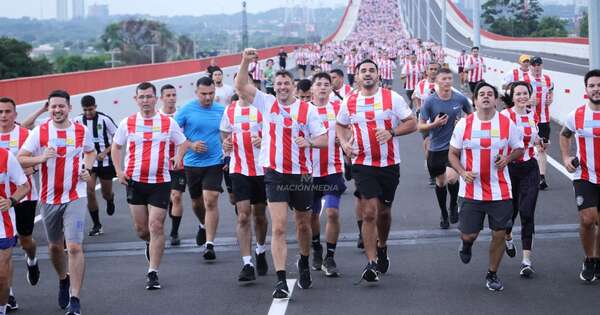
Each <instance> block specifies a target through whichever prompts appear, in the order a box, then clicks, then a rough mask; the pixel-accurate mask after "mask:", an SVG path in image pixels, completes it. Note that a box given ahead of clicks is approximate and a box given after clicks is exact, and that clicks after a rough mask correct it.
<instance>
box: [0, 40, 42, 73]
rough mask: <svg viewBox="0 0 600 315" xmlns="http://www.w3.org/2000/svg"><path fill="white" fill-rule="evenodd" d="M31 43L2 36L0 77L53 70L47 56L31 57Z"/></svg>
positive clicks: (0, 44)
mask: <svg viewBox="0 0 600 315" xmlns="http://www.w3.org/2000/svg"><path fill="white" fill-rule="evenodd" d="M29 53H31V45H29V44H27V43H25V42H22V41H19V40H16V39H14V38H8V37H0V79H11V78H17V77H25V76H34V75H41V74H46V73H50V72H52V66H51V65H50V63H49V62H48V60H47V59H46V58H42V59H31V58H30V57H29Z"/></svg>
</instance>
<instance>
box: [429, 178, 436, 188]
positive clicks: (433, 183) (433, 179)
mask: <svg viewBox="0 0 600 315" xmlns="http://www.w3.org/2000/svg"><path fill="white" fill-rule="evenodd" d="M428 184H429V186H435V178H433V177H429V181H428Z"/></svg>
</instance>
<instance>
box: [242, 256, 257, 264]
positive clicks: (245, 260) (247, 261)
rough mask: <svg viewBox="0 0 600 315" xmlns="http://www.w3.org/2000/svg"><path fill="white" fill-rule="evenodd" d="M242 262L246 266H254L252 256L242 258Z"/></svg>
mask: <svg viewBox="0 0 600 315" xmlns="http://www.w3.org/2000/svg"><path fill="white" fill-rule="evenodd" d="M242 261H243V262H244V265H250V266H254V264H253V263H252V256H242Z"/></svg>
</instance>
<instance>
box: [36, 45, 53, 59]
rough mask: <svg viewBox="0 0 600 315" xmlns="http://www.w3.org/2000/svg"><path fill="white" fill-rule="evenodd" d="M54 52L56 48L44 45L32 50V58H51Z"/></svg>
mask: <svg viewBox="0 0 600 315" xmlns="http://www.w3.org/2000/svg"><path fill="white" fill-rule="evenodd" d="M53 52H54V47H52V46H51V45H50V44H43V45H40V46H38V47H35V48H33V49H32V50H31V57H34V58H37V57H42V56H46V57H48V56H50V55H52V53H53Z"/></svg>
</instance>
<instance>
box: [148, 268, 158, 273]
mask: <svg viewBox="0 0 600 315" xmlns="http://www.w3.org/2000/svg"><path fill="white" fill-rule="evenodd" d="M151 272H156V273H158V269H154V268H148V273H151Z"/></svg>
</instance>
